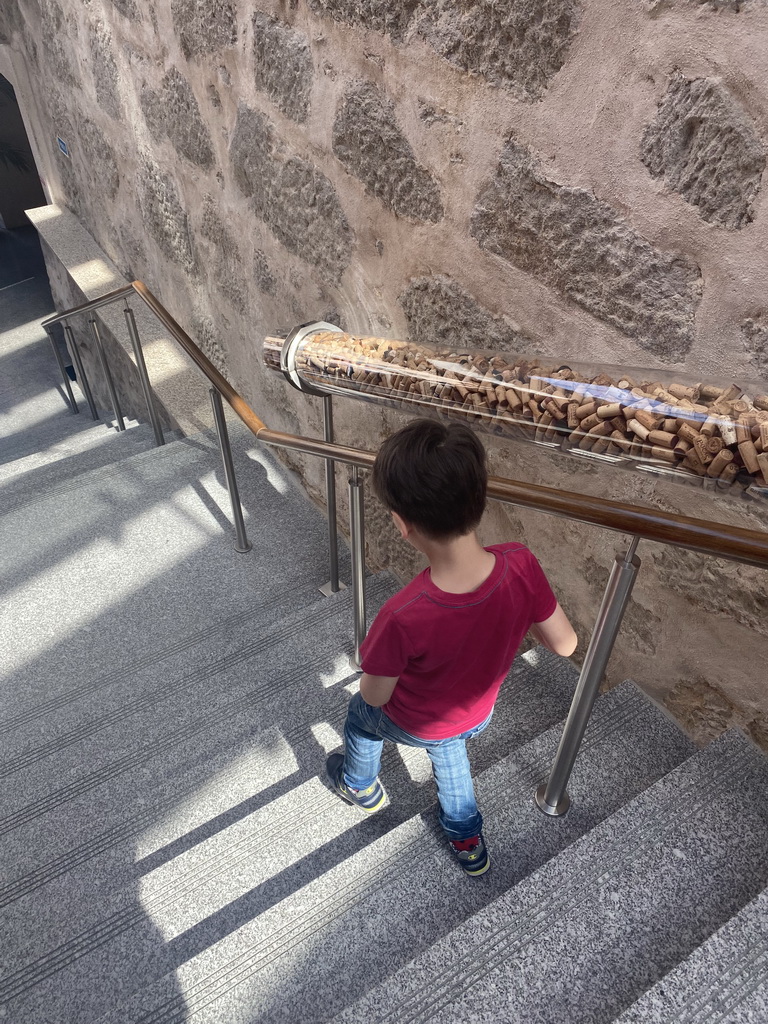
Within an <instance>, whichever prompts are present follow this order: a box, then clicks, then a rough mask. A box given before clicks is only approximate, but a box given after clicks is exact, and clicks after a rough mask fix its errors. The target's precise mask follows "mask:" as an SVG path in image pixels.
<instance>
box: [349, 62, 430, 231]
mask: <svg viewBox="0 0 768 1024" xmlns="http://www.w3.org/2000/svg"><path fill="white" fill-rule="evenodd" d="M333 152H334V154H335V155H336V156H337V157H338V158H339V160H340V161H341V162H342V164H343V165H344V167H345V168H346V169H347V171H349V173H350V174H353V175H354V176H355V177H356V178H359V179H360V181H362V182H364V183H365V186H366V191H367V192H368V193H369V194H370V195H373V196H375V197H376V198H377V199H380V200H381V202H383V203H384V204H385V206H387V207H389V209H390V210H392V212H393V213H395V214H397V215H398V216H399V217H408V218H410V219H412V220H422V221H431V222H435V221H438V220H440V219H441V218H442V216H443V204H442V201H441V199H440V189H439V186H438V184H437V182H436V181H435V179H434V178H433V177H432V175H431V174H430V173H429V171H427V170H425V169H424V168H423V167H420V166H419V165H418V163H417V162H416V158H415V156H414V153H413V150H412V148H411V145H410V143H409V142H408V139H407V138H406V137H405V135H404V134H403V132H402V130H401V129H400V127H399V126H398V123H397V118H396V115H395V105H394V103H393V102H392V100H390V99H389V97H387V96H385V95H384V94H383V93H382V92H380V91H379V90H378V89H377V88H376V86H375V85H373V84H372V83H371V82H357V83H355V85H353V86H352V87H351V88H350V89H349V90H348V91H347V93H346V95H345V96H344V99H343V100H342V103H341V105H340V107H339V110H338V112H337V114H336V119H335V121H334V124H333Z"/></svg>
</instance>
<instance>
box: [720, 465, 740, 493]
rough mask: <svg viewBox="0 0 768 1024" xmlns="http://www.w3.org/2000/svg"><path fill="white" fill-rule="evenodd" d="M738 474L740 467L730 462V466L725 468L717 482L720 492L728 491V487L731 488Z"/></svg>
mask: <svg viewBox="0 0 768 1024" xmlns="http://www.w3.org/2000/svg"><path fill="white" fill-rule="evenodd" d="M738 474H739V467H738V466H737V465H736V463H735V462H729V463H728V465H727V466H725V467H724V469H723V471H722V473H721V474H720V478H719V480H718V481H717V486H718V488H719V489H720V490H726V489H727V488H728V487H730V486H731V484H732V483H733V481H734V480H735V479H736V477H737V476H738Z"/></svg>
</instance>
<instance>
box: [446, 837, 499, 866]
mask: <svg viewBox="0 0 768 1024" xmlns="http://www.w3.org/2000/svg"><path fill="white" fill-rule="evenodd" d="M449 842H450V845H451V849H452V850H453V854H454V856H455V857H456V860H457V861H458V862H459V864H460V865H461V868H462V871H464V873H465V874H467V875H484V874H485V872H486V871H487V870H488V868H489V867H490V866H491V859H490V857H489V856H488V850H487V849H486V848H485V843H484V842H483V836H482V833H481V834H480V835H479V836H470V838H469V839H451V840H449Z"/></svg>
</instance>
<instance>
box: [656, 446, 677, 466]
mask: <svg viewBox="0 0 768 1024" xmlns="http://www.w3.org/2000/svg"><path fill="white" fill-rule="evenodd" d="M651 456H652V457H653V458H654V459H661V461H662V462H677V459H676V458H675V453H674V452H673V451H672V450H671V449H670V448H662V447H661V446H660V445H653V447H652V448H651Z"/></svg>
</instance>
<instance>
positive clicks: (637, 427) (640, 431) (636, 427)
mask: <svg viewBox="0 0 768 1024" xmlns="http://www.w3.org/2000/svg"><path fill="white" fill-rule="evenodd" d="M627 426H628V427H629V429H630V430H631V431H632V433H633V434H637V436H638V437H639V438H640V439H641V440H642V441H645V439H646V438H647V437H648V435H649V434H650V430H649V429H648V427H646V426H644V425H643V424H642V423H640V421H639V420H630V421H629V423H628V424H627Z"/></svg>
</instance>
